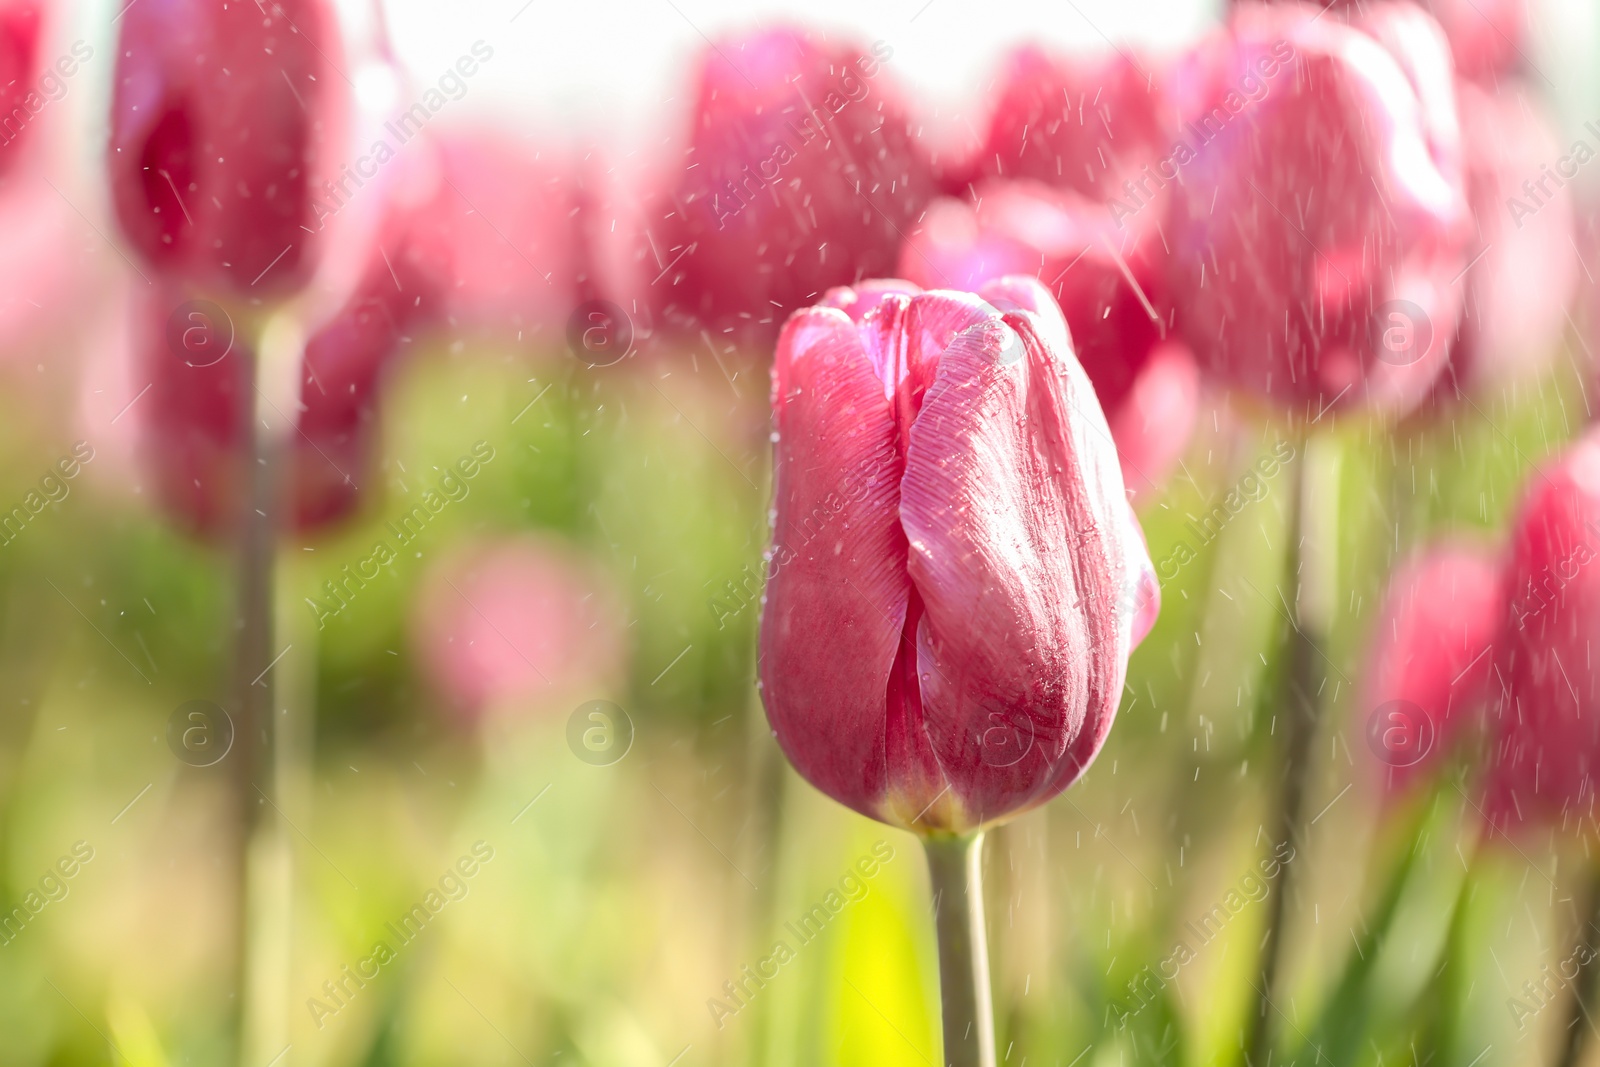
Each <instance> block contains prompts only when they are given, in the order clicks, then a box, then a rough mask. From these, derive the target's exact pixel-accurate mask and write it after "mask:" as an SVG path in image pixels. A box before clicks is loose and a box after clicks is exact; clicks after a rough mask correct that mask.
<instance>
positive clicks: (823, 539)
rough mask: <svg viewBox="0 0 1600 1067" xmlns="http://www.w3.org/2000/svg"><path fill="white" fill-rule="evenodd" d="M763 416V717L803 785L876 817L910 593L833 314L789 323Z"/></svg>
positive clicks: (864, 392)
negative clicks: (769, 516) (768, 475)
mask: <svg viewBox="0 0 1600 1067" xmlns="http://www.w3.org/2000/svg"><path fill="white" fill-rule="evenodd" d="M773 408H774V416H775V419H776V424H777V433H778V445H777V458H776V470H775V477H774V480H775V487H774V492H773V500H774V511H773V525H774V529H773V546H772V554H771V557H770V562H769V564H768V574H769V580H768V582H767V592H766V601H765V604H764V606H763V609H762V624H761V666H760V673H761V684H762V692H763V695H764V698H765V701H766V706H767V715H768V717H769V719H770V721H771V725H772V728H773V731H774V733H775V734H776V735H777V737H778V740H779V742H780V744H781V745H782V746H783V750H784V752H785V753H786V754H787V755H788V756H789V759H790V760H791V761H792V762H793V763H794V765H795V768H796V769H797V770H799V772H800V773H801V774H802V775H803V776H804V777H805V778H806V779H807V780H808V781H810V782H811V783H812V784H813V785H815V786H816V787H817V788H818V789H821V790H822V791H823V792H825V793H827V794H828V795H829V796H832V797H835V798H837V799H839V800H840V801H842V802H843V803H846V804H849V805H850V806H851V807H852V808H854V809H855V810H857V811H859V812H862V813H863V814H866V815H871V816H874V817H877V816H878V815H879V814H880V813H879V811H878V806H879V803H880V801H881V799H882V797H883V794H884V790H885V751H884V747H885V743H884V699H885V693H886V692H887V691H888V689H889V684H890V670H891V667H892V666H893V664H894V662H895V658H896V653H897V649H898V647H899V645H900V637H901V630H902V627H903V624H904V621H905V615H906V610H907V602H908V599H909V596H910V593H911V585H910V581H909V579H908V578H907V577H906V572H905V563H904V559H905V535H904V534H903V533H902V532H901V530H900V523H899V518H898V515H899V508H898V502H899V480H900V472H901V461H900V459H899V455H898V452H897V450H896V447H895V433H896V431H895V425H894V419H893V416H892V414H891V411H890V404H889V401H888V399H887V398H886V397H885V396H884V387H883V383H882V382H881V381H880V380H879V378H878V377H877V375H876V374H875V373H874V372H873V368H872V364H871V362H870V361H869V360H868V358H867V354H866V352H865V351H864V349H863V348H862V344H861V341H860V339H859V337H858V335H857V333H856V328H855V326H854V325H852V324H851V322H850V320H849V318H848V316H846V315H845V314H844V313H843V312H842V311H838V310H835V309H832V308H826V309H824V308H811V309H806V310H804V311H800V312H797V313H796V314H795V315H794V316H792V317H791V318H790V319H789V321H788V324H787V325H786V326H785V327H784V330H783V334H782V336H781V337H780V339H779V341H778V350H777V356H776V361H775V363H774V366H773ZM790 441H793V442H795V445H793V446H790V445H789V444H788V442H790Z"/></svg>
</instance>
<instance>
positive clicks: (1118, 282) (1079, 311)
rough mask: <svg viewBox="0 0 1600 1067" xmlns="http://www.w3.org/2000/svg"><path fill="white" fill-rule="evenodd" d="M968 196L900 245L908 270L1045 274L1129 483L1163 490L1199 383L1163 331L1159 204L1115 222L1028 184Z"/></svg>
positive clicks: (966, 286) (937, 274)
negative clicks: (967, 198)
mask: <svg viewBox="0 0 1600 1067" xmlns="http://www.w3.org/2000/svg"><path fill="white" fill-rule="evenodd" d="M972 199H973V201H974V202H975V206H974V205H972V204H969V203H967V202H966V201H964V200H955V199H944V200H937V201H935V202H934V203H933V204H931V205H930V206H929V208H928V211H927V214H926V215H925V216H924V219H923V224H922V226H921V227H920V228H919V229H917V230H916V231H914V232H913V233H912V234H911V235H910V237H909V238H908V239H907V241H906V244H905V246H904V247H903V248H902V249H901V252H900V273H901V274H903V275H904V276H905V277H906V278H908V279H910V280H911V281H913V282H916V283H917V284H919V285H922V286H926V287H929V288H949V289H961V290H967V291H971V290H976V289H977V288H978V287H979V286H981V285H982V284H983V283H984V282H987V281H990V280H992V279H994V278H999V277H1003V276H1005V275H1008V274H1029V275H1033V276H1034V277H1037V278H1038V279H1039V280H1040V281H1042V282H1044V283H1045V284H1046V285H1047V286H1048V287H1049V289H1050V291H1051V293H1052V294H1053V295H1054V296H1055V298H1056V301H1057V302H1058V303H1059V305H1060V308H1061V312H1062V314H1063V315H1065V316H1066V319H1067V325H1068V327H1069V328H1070V329H1071V334H1072V345H1073V349H1074V352H1075V353H1076V355H1077V357H1078V361H1079V362H1080V363H1081V364H1082V365H1083V369H1084V371H1085V372H1086V373H1087V374H1088V375H1089V381H1090V382H1092V383H1093V384H1094V388H1095V394H1096V396H1098V398H1099V400H1100V406H1101V408H1103V409H1104V410H1105V412H1106V418H1107V421H1108V422H1109V423H1110V426H1111V433H1112V435H1113V437H1114V438H1115V439H1116V443H1117V454H1118V456H1119V457H1121V460H1122V478H1123V482H1124V484H1125V485H1126V486H1127V487H1128V488H1129V489H1130V490H1134V491H1136V492H1148V491H1150V490H1151V489H1155V488H1159V486H1160V484H1161V483H1162V482H1163V481H1165V479H1166V477H1167V475H1168V473H1170V471H1171V468H1172V466H1173V465H1174V464H1176V463H1177V461H1178V459H1179V457H1181V456H1182V454H1183V449H1184V446H1185V445H1186V444H1187V443H1188V441H1189V435H1190V433H1191V432H1192V431H1193V429H1194V422H1195V416H1196V408H1197V406H1198V403H1199V389H1200V387H1199V374H1198V370H1197V368H1196V367H1195V364H1194V359H1193V357H1192V356H1191V355H1190V353H1189V350H1188V348H1187V346H1185V345H1184V344H1182V343H1181V342H1178V341H1175V340H1168V339H1167V338H1166V334H1167V328H1166V323H1167V322H1168V321H1169V319H1170V314H1171V312H1170V302H1169V301H1168V300H1167V298H1166V296H1165V283H1166V278H1165V269H1166V268H1165V252H1164V249H1163V247H1162V244H1161V235H1160V232H1159V226H1160V222H1161V220H1160V215H1159V213H1158V212H1157V211H1155V210H1151V211H1148V212H1140V213H1135V214H1133V215H1130V216H1129V217H1128V218H1126V219H1123V220H1120V221H1119V220H1116V219H1114V218H1113V215H1112V213H1111V212H1110V211H1109V210H1108V209H1107V207H1106V205H1104V204H1102V203H1100V202H1098V201H1090V200H1087V199H1085V198H1084V197H1082V196H1080V195H1078V194H1077V193H1074V192H1071V191H1068V190H1064V189H1063V190H1058V189H1051V188H1048V187H1047V186H1044V185H1041V184H1039V183H1037V182H1031V181H1014V182H1013V181H992V180H991V181H987V182H984V183H982V184H979V185H977V186H975V187H974V189H973V192H972ZM1157 353H1159V358H1156V357H1157Z"/></svg>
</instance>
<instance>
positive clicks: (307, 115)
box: [109, 0, 348, 297]
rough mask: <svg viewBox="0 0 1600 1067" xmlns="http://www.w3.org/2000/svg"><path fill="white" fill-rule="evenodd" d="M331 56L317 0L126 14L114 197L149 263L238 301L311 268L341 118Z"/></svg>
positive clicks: (148, 1) (342, 87)
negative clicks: (324, 182)
mask: <svg viewBox="0 0 1600 1067" xmlns="http://www.w3.org/2000/svg"><path fill="white" fill-rule="evenodd" d="M338 54H339V46H338V43H337V24H336V22H335V19H334V15H333V12H332V10H331V7H330V6H329V5H328V3H327V0H270V2H269V3H266V4H257V3H254V2H246V3H239V2H234V3H219V2H217V0H141V2H140V3H137V4H131V5H129V6H128V7H127V8H126V10H125V12H124V14H123V15H122V16H121V25H120V27H119V29H118V40H117V64H116V71H115V75H114V78H115V80H114V85H113V94H112V107H111V150H110V159H109V165H110V172H111V194H112V203H113V206H114V207H115V209H116V214H117V221H118V222H119V223H120V224H121V226H122V230H123V233H124V235H125V236H126V238H127V240H128V242H129V244H130V245H131V246H132V248H133V249H134V251H135V252H137V253H138V255H139V256H140V257H141V258H142V259H143V260H144V261H145V263H146V264H148V265H149V266H151V267H153V268H154V269H156V270H158V271H160V272H162V273H163V274H165V275H167V276H168V277H169V278H170V279H171V280H173V281H175V282H183V283H187V284H191V285H198V286H201V287H203V288H205V289H208V290H210V291H212V292H214V293H223V294H232V295H236V296H241V297H268V296H274V295H282V294H284V293H289V292H293V291H294V290H296V289H298V288H299V287H300V286H302V285H303V284H304V283H305V281H306V279H307V278H308V277H309V276H310V274H311V272H312V270H313V269H314V268H315V266H316V260H317V239H316V236H315V231H316V230H317V229H318V228H319V224H320V220H319V219H318V217H317V209H316V202H317V200H318V198H319V197H320V196H321V195H322V192H321V181H322V179H323V178H324V177H325V176H326V175H325V173H324V171H325V170H326V169H327V168H328V163H329V160H330V156H331V146H332V145H333V144H334V143H335V142H336V136H335V131H336V130H338V129H340V128H342V123H343V122H344V117H345V116H344V110H345V103H346V97H347V96H348V87H347V86H346V83H345V81H344V77H343V75H342V74H341V73H340V72H339V71H338V69H337V68H336V66H335V64H336V63H337V62H338V59H337V57H338ZM330 57H332V58H330Z"/></svg>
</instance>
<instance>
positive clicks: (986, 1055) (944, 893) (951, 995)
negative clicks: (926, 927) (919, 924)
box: [923, 833, 994, 1067]
mask: <svg viewBox="0 0 1600 1067" xmlns="http://www.w3.org/2000/svg"><path fill="white" fill-rule="evenodd" d="M923 845H924V846H925V847H926V848H927V851H928V879H929V882H930V884H931V885H932V887H933V911H934V928H935V930H936V932H937V935H938V940H939V996H940V1000H941V1002H942V1005H943V1009H944V1063H945V1067H994V1004H993V1002H992V1001H991V1000H990V995H989V942H988V935H987V934H986V933H985V931H984V922H983V834H981V833H977V834H972V835H969V836H966V837H930V838H926V839H924V841H923Z"/></svg>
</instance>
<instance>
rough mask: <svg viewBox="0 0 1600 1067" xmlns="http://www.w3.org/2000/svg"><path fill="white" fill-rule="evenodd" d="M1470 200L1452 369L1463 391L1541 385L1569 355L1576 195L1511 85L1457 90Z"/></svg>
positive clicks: (1547, 132) (1530, 105) (1546, 126)
mask: <svg viewBox="0 0 1600 1067" xmlns="http://www.w3.org/2000/svg"><path fill="white" fill-rule="evenodd" d="M1458 99H1459V100H1460V105H1461V115H1462V126H1463V129H1464V142H1465V146H1466V164H1467V195H1468V196H1469V197H1470V199H1471V204H1472V210H1473V218H1474V221H1475V223H1476V231H1477V232H1476V234H1475V237H1474V240H1473V242H1472V244H1471V245H1469V246H1468V249H1467V255H1468V260H1469V262H1471V263H1472V268H1471V269H1470V270H1469V271H1468V272H1467V274H1466V277H1465V279H1464V284H1465V288H1466V300H1465V305H1464V307H1463V309H1462V315H1461V330H1460V334H1459V336H1458V337H1457V339H1456V343H1455V346H1454V348H1453V349H1452V351H1451V355H1450V367H1451V371H1452V374H1453V377H1454V378H1455V381H1456V384H1457V385H1459V386H1460V387H1461V388H1469V389H1470V388H1484V387H1493V386H1504V385H1506V384H1508V383H1510V382H1512V381H1514V380H1516V379H1519V378H1521V379H1529V378H1535V377H1537V376H1538V375H1539V374H1540V373H1541V372H1543V371H1544V370H1545V369H1546V368H1548V367H1549V366H1550V364H1551V363H1552V361H1553V360H1554V359H1555V358H1556V356H1557V355H1558V354H1559V353H1560V351H1561V339H1562V335H1563V334H1564V333H1565V331H1566V327H1567V312H1568V307H1569V305H1570V303H1571V301H1572V297H1573V293H1574V291H1575V289H1576V287H1577V284H1578V281H1579V269H1580V267H1579V262H1578V259H1577V257H1576V256H1574V255H1573V254H1572V250H1573V240H1574V237H1573V229H1574V223H1573V206H1572V194H1571V191H1570V190H1569V189H1568V188H1567V184H1566V181H1565V180H1564V179H1563V178H1561V177H1560V176H1559V175H1557V174H1556V173H1555V172H1554V171H1553V170H1552V169H1551V167H1552V166H1553V165H1555V164H1556V163H1557V162H1558V160H1559V159H1560V158H1561V156H1562V150H1561V145H1560V142H1559V141H1558V140H1557V139H1556V133H1555V130H1554V129H1553V128H1552V127H1551V124H1550V122H1549V120H1548V119H1547V118H1546V117H1545V115H1544V114H1543V112H1542V110H1541V108H1540V107H1539V105H1538V104H1537V102H1536V101H1535V100H1534V99H1533V98H1532V97H1531V96H1529V95H1528V94H1527V93H1526V92H1524V91H1523V90H1522V89H1521V88H1520V87H1518V86H1516V85H1514V84H1512V83H1509V82H1507V83H1503V84H1502V85H1501V86H1500V88H1498V89H1497V90H1495V91H1493V92H1490V91H1488V90H1485V89H1482V88H1480V87H1478V86H1476V85H1473V84H1471V83H1469V82H1462V83H1460V85H1459V97H1458Z"/></svg>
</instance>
